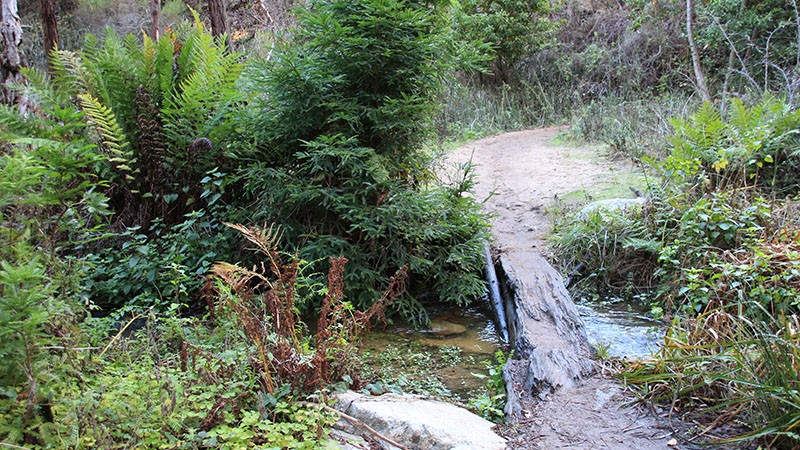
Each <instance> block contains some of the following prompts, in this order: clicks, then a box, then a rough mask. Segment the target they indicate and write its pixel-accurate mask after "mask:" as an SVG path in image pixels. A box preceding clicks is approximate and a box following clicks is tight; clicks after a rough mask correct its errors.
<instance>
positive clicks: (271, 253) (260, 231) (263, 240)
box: [223, 222, 283, 276]
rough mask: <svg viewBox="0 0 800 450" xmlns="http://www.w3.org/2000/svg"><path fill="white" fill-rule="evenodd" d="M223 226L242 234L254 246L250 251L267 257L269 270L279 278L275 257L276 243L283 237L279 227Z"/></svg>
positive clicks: (229, 224)
mask: <svg viewBox="0 0 800 450" xmlns="http://www.w3.org/2000/svg"><path fill="white" fill-rule="evenodd" d="M223 224H225V226H227V227H229V228H233V229H234V230H236V231H238V232H240V233H242V235H244V237H245V239H247V240H248V241H250V242H251V243H253V244H255V246H256V247H255V248H253V249H251V250H256V251H258V252H260V253H262V254H264V255H265V256H267V257H269V259H270V266H271V267H270V269H271V270H272V272H273V273H274V274H275V275H277V276H280V270H279V269H280V267H279V266H278V255H277V250H278V243H279V242H280V241H281V238H282V237H283V230H282V229H281V227H280V225H277V226H276V225H275V224H272V225H270V226H269V228H267V226H266V225H264V227H257V226H253V227H247V226H244V225H240V224H236V223H228V222H223Z"/></svg>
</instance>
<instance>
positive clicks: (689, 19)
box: [686, 0, 711, 102]
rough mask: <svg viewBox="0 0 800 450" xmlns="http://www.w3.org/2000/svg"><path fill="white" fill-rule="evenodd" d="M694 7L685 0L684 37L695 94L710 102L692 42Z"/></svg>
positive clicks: (698, 56)
mask: <svg viewBox="0 0 800 450" xmlns="http://www.w3.org/2000/svg"><path fill="white" fill-rule="evenodd" d="M693 16H694V7H693V5H692V0H686V37H687V38H688V39H689V51H690V52H691V54H692V66H693V67H694V77H695V81H696V84H697V92H698V93H699V94H700V97H701V98H702V99H703V101H706V102H710V101H711V95H709V93H708V86H707V85H706V78H705V77H704V76H703V67H702V66H701V65H700V52H698V51H697V44H696V43H695V42H694V34H693V31H692V23H693V21H694V19H693Z"/></svg>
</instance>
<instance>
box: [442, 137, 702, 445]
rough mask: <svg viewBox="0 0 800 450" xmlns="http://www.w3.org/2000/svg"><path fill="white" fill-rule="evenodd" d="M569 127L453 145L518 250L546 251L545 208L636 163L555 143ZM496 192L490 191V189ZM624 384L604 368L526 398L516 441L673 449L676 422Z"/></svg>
mask: <svg viewBox="0 0 800 450" xmlns="http://www.w3.org/2000/svg"><path fill="white" fill-rule="evenodd" d="M562 130H563V129H562V128H545V129H539V130H531V131H521V132H515V133H508V134H503V135H499V136H495V137H490V138H487V139H483V140H480V141H477V142H474V143H471V144H469V145H466V146H464V147H462V148H459V149H458V150H455V151H454V152H452V153H451V156H450V159H451V160H453V161H458V162H465V161H468V160H470V159H471V160H472V162H473V163H474V164H475V166H476V167H475V172H476V177H477V182H478V183H477V185H476V188H475V196H476V198H477V199H478V200H479V201H480V200H483V199H486V198H487V197H488V200H487V201H486V202H485V203H484V208H485V209H486V210H487V211H489V212H492V213H493V214H494V219H493V230H492V231H493V236H494V243H493V245H494V247H495V248H497V249H499V251H500V252H503V253H505V254H507V255H508V254H513V258H517V259H519V258H522V259H523V261H520V264H521V265H524V264H525V261H524V258H525V257H526V256H525V255H531V254H535V253H541V252H544V251H545V243H544V238H545V236H546V234H547V232H548V231H549V230H550V226H551V222H552V220H551V219H550V218H549V217H548V216H547V214H546V212H545V210H546V208H547V207H548V206H550V205H552V204H553V202H554V201H555V200H556V199H557V198H558V197H559V196H563V195H565V194H567V193H569V192H574V191H576V190H581V189H586V190H591V189H592V187H594V186H597V185H598V184H603V183H607V182H608V181H609V180H610V179H612V178H614V177H615V176H616V175H617V174H618V173H619V171H621V170H622V171H624V170H628V171H629V170H630V169H631V167H630V166H627V165H625V164H624V163H620V162H612V161H609V160H607V159H604V158H602V157H599V156H593V154H594V153H595V152H594V151H593V150H592V149H587V148H579V147H569V146H562V145H557V144H553V143H551V141H552V140H553V138H554V137H556V136H557V135H558V133H559V132H561V131H562ZM492 193H494V194H493V195H491V196H490V194H492ZM630 400H631V399H630V398H625V397H624V396H623V395H622V389H621V387H620V385H619V384H618V383H617V382H616V381H614V380H612V379H610V378H606V377H603V376H602V375H599V374H598V375H594V376H592V377H590V378H588V379H585V380H582V381H581V382H580V383H579V384H578V385H577V386H575V387H573V388H569V389H560V390H557V391H556V392H555V393H553V394H551V395H550V396H549V398H547V399H546V400H545V401H541V402H538V403H536V404H530V405H526V414H525V418H524V419H523V420H521V421H520V422H519V424H518V425H517V426H516V428H517V430H516V432H518V433H519V434H518V435H517V436H516V437H515V438H513V439H512V441H511V443H510V446H509V448H512V449H546V450H551V449H587V450H588V449H613V450H618V449H636V450H649V449H662V450H663V449H668V448H681V449H687V448H690V447H687V446H684V445H680V446H671V447H670V446H669V445H668V444H673V445H674V444H675V442H674V441H673V442H670V441H671V440H672V438H673V434H672V430H671V429H670V427H667V426H665V424H663V423H661V422H659V421H658V420H656V419H655V418H653V417H652V416H649V415H647V414H645V413H644V412H643V411H641V410H639V409H637V408H635V407H626V406H625V404H626V402H629V401H630Z"/></svg>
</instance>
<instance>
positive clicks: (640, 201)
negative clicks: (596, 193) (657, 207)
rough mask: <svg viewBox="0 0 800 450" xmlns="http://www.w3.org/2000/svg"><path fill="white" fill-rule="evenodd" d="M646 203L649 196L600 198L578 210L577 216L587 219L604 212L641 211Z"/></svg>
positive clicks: (580, 218)
mask: <svg viewBox="0 0 800 450" xmlns="http://www.w3.org/2000/svg"><path fill="white" fill-rule="evenodd" d="M646 203H647V198H645V197H636V198H609V199H605V200H598V201H596V202H592V203H589V204H588V205H586V206H584V207H583V208H582V209H581V210H580V211H578V213H577V214H575V218H577V219H579V220H586V219H588V218H589V216H591V215H592V214H598V213H599V214H602V213H604V212H609V213H615V214H620V213H627V212H632V211H640V210H641V209H642V207H644V205H645V204H646Z"/></svg>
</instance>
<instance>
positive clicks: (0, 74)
mask: <svg viewBox="0 0 800 450" xmlns="http://www.w3.org/2000/svg"><path fill="white" fill-rule="evenodd" d="M21 45H22V23H21V22H20V20H19V13H18V11H17V0H2V7H1V8H0V102H2V103H5V104H8V105H13V104H16V103H18V102H19V100H20V99H19V97H18V95H17V94H16V92H14V91H13V90H11V89H10V88H9V87H8V83H13V82H22V80H23V77H22V73H21V69H22V68H23V67H24V66H25V65H26V61H25V55H24V54H23V53H22V50H20V46H21Z"/></svg>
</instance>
